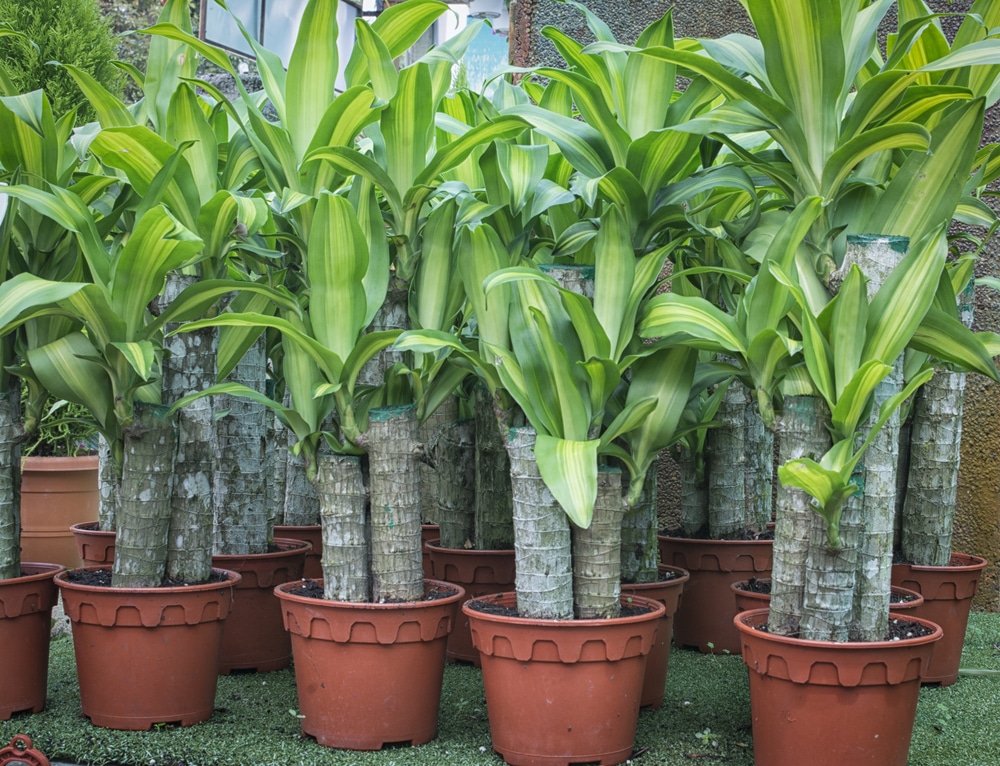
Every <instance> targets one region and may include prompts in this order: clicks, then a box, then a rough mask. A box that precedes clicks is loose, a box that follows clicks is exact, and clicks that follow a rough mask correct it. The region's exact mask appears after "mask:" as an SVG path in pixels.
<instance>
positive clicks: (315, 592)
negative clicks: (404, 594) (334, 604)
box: [285, 580, 455, 604]
mask: <svg viewBox="0 0 1000 766" xmlns="http://www.w3.org/2000/svg"><path fill="white" fill-rule="evenodd" d="M285 592H286V593H289V594H291V595H293V596H302V597H303V598H315V599H319V600H320V601H322V600H323V586H322V585H320V584H319V583H318V582H316V581H315V580H302V581H301V584H300V585H298V586H297V587H295V588H289V589H288V590H287V591H285ZM454 595H455V590H454V589H453V588H439V587H437V586H436V585H435V586H434V587H433V588H428V589H427V590H425V591H424V597H423V598H422V599H420V600H421V601H437V600H438V599H442V598H448V597H449V596H454ZM382 603H384V604H407V603H410V602H408V601H403V600H402V599H392V600H388V601H383V602H382Z"/></svg>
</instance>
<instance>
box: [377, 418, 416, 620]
mask: <svg viewBox="0 0 1000 766" xmlns="http://www.w3.org/2000/svg"><path fill="white" fill-rule="evenodd" d="M364 437H365V438H364V439H363V440H362V441H363V446H364V447H365V449H367V451H368V472H369V486H370V488H371V540H372V600H373V601H375V602H376V603H382V602H386V601H417V600H419V599H421V598H423V596H424V575H423V562H422V550H421V548H422V541H421V532H420V526H421V525H420V475H419V472H418V470H417V464H418V462H419V454H418V453H419V447H418V443H417V418H416V408H415V407H414V406H413V405H407V406H403V407H382V408H378V409H374V410H372V411H371V412H370V413H369V417H368V431H367V433H365V435H364Z"/></svg>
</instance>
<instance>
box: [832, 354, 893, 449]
mask: <svg viewBox="0 0 1000 766" xmlns="http://www.w3.org/2000/svg"><path fill="white" fill-rule="evenodd" d="M891 371H892V367H890V366H889V365H887V364H883V363H882V362H880V361H878V360H876V359H872V360H870V361H867V362H865V363H864V364H863V365H861V366H860V367H859V368H858V370H857V372H856V373H855V374H854V375H853V376H852V377H851V378H850V379H849V380H847V381H846V382H845V383H844V385H843V386H842V387H843V391H842V392H841V393H840V394H839V398H838V399H837V404H836V406H835V407H833V409H832V411H831V413H830V421H831V423H832V424H833V427H834V432H835V433H836V435H837V437H839V438H841V439H849V438H851V437H852V436H853V435H854V433H855V432H856V431H857V429H858V426H859V425H860V423H861V418H862V416H863V415H864V413H865V412H867V410H868V407H869V405H870V403H871V396H872V393H873V392H874V391H875V387H876V386H877V385H878V384H879V383H881V382H882V381H883V380H884V379H885V377H886V376H887V375H888V374H889V373H890V372H891Z"/></svg>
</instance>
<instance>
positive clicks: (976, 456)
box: [510, 0, 1000, 611]
mask: <svg viewBox="0 0 1000 766" xmlns="http://www.w3.org/2000/svg"><path fill="white" fill-rule="evenodd" d="M928 4H929V5H930V7H931V8H932V10H934V11H935V12H940V13H955V12H960V11H967V10H968V9H969V8H970V7H971V5H972V2H971V0H929V3H928ZM584 5H586V6H587V7H588V8H589V9H590V10H592V11H593V12H594V13H596V14H597V15H598V16H599V17H600V18H602V19H603V20H604V21H605V22H606V23H607V24H608V25H609V26H610V27H611V29H612V30H613V31H614V33H615V35H616V36H617V37H618V39H619V41H620V42H633V41H634V40H635V39H636V38H637V37H638V36H639V34H640V33H641V31H642V30H643V29H644V28H645V27H646V26H647V25H648V24H649V23H651V22H652V21H655V20H656V19H657V18H659V17H660V16H661V15H662V14H663V13H665V12H666V11H667V10H668V8H670V7H673V8H674V26H675V32H676V34H677V35H678V36H688V37H719V36H722V35H724V34H728V33H730V32H743V33H747V34H751V33H752V26H751V25H750V22H749V19H748V18H747V15H746V13H745V11H744V10H743V7H742V5H740V3H739V1H738V0H669V2H668V1H666V0H645V1H643V0H585V2H584ZM893 13H894V11H893ZM511 21H512V23H511V36H510V46H511V60H512V63H514V64H515V65H517V66H536V65H559V64H560V63H561V60H560V58H559V56H558V54H556V52H555V50H554V49H553V48H552V46H551V44H550V43H549V42H548V41H547V40H545V39H544V38H542V37H541V35H540V34H539V32H540V31H541V29H542V27H544V26H545V25H547V24H552V25H556V26H559V27H560V28H561V29H562V30H563V31H565V32H566V33H567V34H569V35H570V36H571V37H574V38H577V39H580V40H589V39H592V38H591V37H590V35H589V32H588V30H587V27H586V22H585V19H584V17H583V14H582V13H580V11H578V10H577V9H575V8H573V7H572V6H569V5H565V4H563V3H558V2H553V0H514V2H513V3H512V4H511ZM958 23H959V20H958V19H954V18H945V19H943V20H942V26H943V27H944V29H945V31H946V33H947V34H949V36H950V35H951V34H953V33H954V30H955V29H956V28H957V26H958ZM895 26H896V21H895V16H894V15H890V17H889V18H887V19H886V23H885V24H884V25H883V40H884V34H885V30H892V29H895ZM983 141H984V143H990V142H996V141H1000V107H994V108H992V109H990V110H989V112H988V113H987V115H986V124H985V129H984V132H983ZM988 201H989V202H990V204H993V205H996V204H997V203H996V202H995V201H994V200H992V199H990V200H988ZM976 275H977V276H985V275H991V276H998V275H1000V241H998V240H997V239H996V238H995V239H994V240H993V242H991V243H990V244H989V245H988V247H987V248H986V250H985V252H984V253H983V255H982V257H981V259H980V261H979V263H978V265H977V267H976ZM975 329H977V330H989V331H992V332H1000V296H998V295H997V293H995V292H994V291H992V290H989V289H986V288H977V289H976V319H975ZM963 427H964V431H963V436H964V438H963V440H962V449H961V468H960V474H959V492H958V514H957V519H956V523H955V540H954V549H955V550H956V551H961V552H964V553H972V554H975V555H978V556H983V557H985V558H987V559H988V560H989V562H990V565H989V567H988V568H987V570H986V572H985V574H984V576H983V580H982V583H981V585H980V589H979V594H978V596H977V598H976V601H975V604H976V606H977V607H978V608H981V609H989V610H993V611H996V610H1000V569H998V561H1000V387H998V386H997V384H995V383H992V382H991V381H989V380H986V379H984V378H982V377H981V376H978V375H970V376H969V382H968V388H967V393H966V403H965V417H964V426H963ZM658 475H659V479H660V481H659V485H660V505H661V509H662V514H661V516H662V518H663V520H664V521H666V520H667V519H669V518H670V517H671V515H672V513H673V511H674V509H675V508H676V507H677V499H678V497H679V494H678V491H677V471H676V467H675V466H673V465H672V461H670V460H667V459H665V460H662V461H661V465H660V471H659V474H658Z"/></svg>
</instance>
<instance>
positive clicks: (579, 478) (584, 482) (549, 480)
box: [535, 433, 600, 529]
mask: <svg viewBox="0 0 1000 766" xmlns="http://www.w3.org/2000/svg"><path fill="white" fill-rule="evenodd" d="M599 444H600V442H599V441H597V440H596V439H594V440H589V441H573V440H568V439H558V438H555V437H553V436H549V435H548V434H544V433H539V434H538V437H537V440H536V441H535V459H536V461H537V462H538V472H539V473H540V474H541V476H542V481H544V482H545V486H547V487H548V488H549V491H550V492H552V496H553V497H554V498H555V499H556V500H557V501H558V502H559V505H561V506H562V509H563V510H564V511H565V512H566V515H567V516H569V519H570V521H572V522H573V523H574V524H575V525H576V526H578V527H580V528H581V529H586V528H587V527H589V526H590V522H591V519H593V516H594V501H595V500H596V499H597V447H598V445H599Z"/></svg>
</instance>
